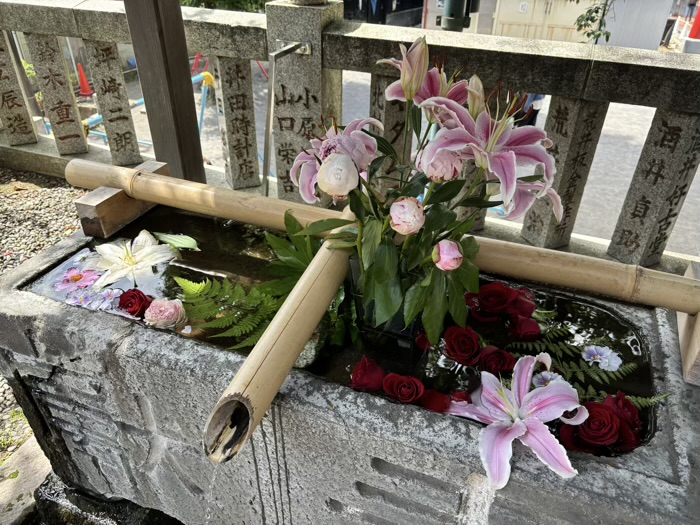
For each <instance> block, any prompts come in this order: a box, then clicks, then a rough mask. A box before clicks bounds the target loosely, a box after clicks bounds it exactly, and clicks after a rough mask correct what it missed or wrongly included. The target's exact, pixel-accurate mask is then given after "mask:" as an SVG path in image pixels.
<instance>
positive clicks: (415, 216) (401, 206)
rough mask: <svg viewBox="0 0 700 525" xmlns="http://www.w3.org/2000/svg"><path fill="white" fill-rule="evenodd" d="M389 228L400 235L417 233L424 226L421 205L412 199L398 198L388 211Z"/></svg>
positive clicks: (423, 214)
mask: <svg viewBox="0 0 700 525" xmlns="http://www.w3.org/2000/svg"><path fill="white" fill-rule="evenodd" d="M389 217H390V224H391V228H392V229H393V230H394V231H395V232H397V233H400V234H401V235H413V234H414V233H418V231H420V229H421V228H422V227H423V225H424V224H425V213H424V212H423V205H422V204H421V203H420V202H419V201H418V199H415V198H413V197H400V198H398V199H396V200H395V201H394V203H393V204H392V205H391V208H390V209H389Z"/></svg>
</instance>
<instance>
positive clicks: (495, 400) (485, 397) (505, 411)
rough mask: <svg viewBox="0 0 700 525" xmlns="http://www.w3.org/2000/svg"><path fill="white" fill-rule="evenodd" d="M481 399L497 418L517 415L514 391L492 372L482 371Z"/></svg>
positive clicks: (484, 405)
mask: <svg viewBox="0 0 700 525" xmlns="http://www.w3.org/2000/svg"><path fill="white" fill-rule="evenodd" d="M479 401H480V402H481V405H482V406H483V407H484V408H485V409H486V410H487V411H488V412H489V414H491V416H492V417H494V418H495V419H498V420H500V421H508V420H512V419H514V418H515V417H517V413H516V412H517V410H516V408H515V404H514V401H515V400H514V399H513V393H512V392H511V391H510V390H508V389H507V388H506V387H504V386H503V385H502V384H501V382H500V381H499V380H498V378H497V377H496V376H494V375H493V374H491V373H490V372H481V397H480V400H479ZM559 415H561V414H559ZM557 417H559V416H557Z"/></svg>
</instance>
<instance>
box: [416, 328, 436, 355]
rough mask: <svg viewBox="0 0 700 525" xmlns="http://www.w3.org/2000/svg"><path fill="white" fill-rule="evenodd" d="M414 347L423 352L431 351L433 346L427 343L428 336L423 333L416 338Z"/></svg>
mask: <svg viewBox="0 0 700 525" xmlns="http://www.w3.org/2000/svg"><path fill="white" fill-rule="evenodd" d="M416 346H418V348H420V349H421V350H423V352H427V351H428V350H432V349H433V345H431V344H430V341H428V334H426V333H425V332H421V333H419V334H418V335H417V336H416Z"/></svg>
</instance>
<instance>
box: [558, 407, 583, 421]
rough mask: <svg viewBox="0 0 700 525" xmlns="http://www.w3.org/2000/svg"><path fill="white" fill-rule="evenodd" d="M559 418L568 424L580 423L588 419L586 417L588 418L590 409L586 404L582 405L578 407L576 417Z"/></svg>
mask: <svg viewBox="0 0 700 525" xmlns="http://www.w3.org/2000/svg"><path fill="white" fill-rule="evenodd" d="M559 419H561V420H562V421H563V422H564V423H566V424H567V425H580V424H581V423H583V422H584V421H586V419H588V409H587V408H586V407H585V406H583V405H581V406H580V407H578V411H577V412H576V415H575V416H574V417H563V416H562V417H560V418H559Z"/></svg>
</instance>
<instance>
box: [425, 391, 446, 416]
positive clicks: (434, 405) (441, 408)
mask: <svg viewBox="0 0 700 525" xmlns="http://www.w3.org/2000/svg"><path fill="white" fill-rule="evenodd" d="M419 402H420V404H421V405H423V407H424V408H427V409H428V410H432V411H433V412H446V411H447V409H448V408H450V403H451V402H452V399H451V398H450V396H449V395H448V394H443V393H442V392H439V391H438V390H426V391H425V393H424V394H423V395H422V396H421V397H420V399H419Z"/></svg>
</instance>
